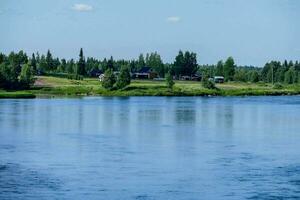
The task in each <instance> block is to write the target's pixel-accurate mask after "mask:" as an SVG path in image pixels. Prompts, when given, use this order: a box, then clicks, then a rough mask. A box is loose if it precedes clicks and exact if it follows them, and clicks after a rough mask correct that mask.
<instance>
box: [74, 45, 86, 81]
mask: <svg viewBox="0 0 300 200" xmlns="http://www.w3.org/2000/svg"><path fill="white" fill-rule="evenodd" d="M76 73H77V75H81V76H84V75H85V74H86V71H85V58H84V56H83V50H82V48H81V49H80V53H79V61H78V63H77V70H76Z"/></svg>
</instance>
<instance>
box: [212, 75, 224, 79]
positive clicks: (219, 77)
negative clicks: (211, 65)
mask: <svg viewBox="0 0 300 200" xmlns="http://www.w3.org/2000/svg"><path fill="white" fill-rule="evenodd" d="M214 78H215V79H224V76H215V77H214Z"/></svg>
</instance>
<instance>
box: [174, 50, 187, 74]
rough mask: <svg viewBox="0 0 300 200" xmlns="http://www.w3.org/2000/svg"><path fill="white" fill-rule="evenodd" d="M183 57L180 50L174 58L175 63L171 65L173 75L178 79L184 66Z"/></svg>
mask: <svg viewBox="0 0 300 200" xmlns="http://www.w3.org/2000/svg"><path fill="white" fill-rule="evenodd" d="M184 62H185V61H184V55H183V52H182V51H181V50H180V51H179V53H178V55H177V56H176V58H175V62H174V65H173V71H174V74H175V75H176V76H177V77H179V76H180V75H181V74H182V72H183V70H182V68H183V66H184Z"/></svg>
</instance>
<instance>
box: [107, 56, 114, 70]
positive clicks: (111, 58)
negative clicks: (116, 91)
mask: <svg viewBox="0 0 300 200" xmlns="http://www.w3.org/2000/svg"><path fill="white" fill-rule="evenodd" d="M106 69H111V70H112V71H114V58H113V57H112V56H111V57H110V59H109V60H108V61H107V67H106Z"/></svg>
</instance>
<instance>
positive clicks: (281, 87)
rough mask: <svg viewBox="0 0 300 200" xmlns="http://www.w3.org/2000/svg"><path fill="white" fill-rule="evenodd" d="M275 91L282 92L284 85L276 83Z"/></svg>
mask: <svg viewBox="0 0 300 200" xmlns="http://www.w3.org/2000/svg"><path fill="white" fill-rule="evenodd" d="M273 88H274V89H277V90H280V89H283V85H282V84H280V83H275V85H274V86H273Z"/></svg>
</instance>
